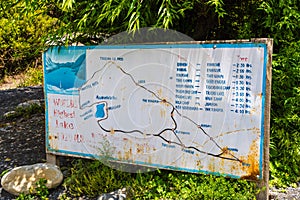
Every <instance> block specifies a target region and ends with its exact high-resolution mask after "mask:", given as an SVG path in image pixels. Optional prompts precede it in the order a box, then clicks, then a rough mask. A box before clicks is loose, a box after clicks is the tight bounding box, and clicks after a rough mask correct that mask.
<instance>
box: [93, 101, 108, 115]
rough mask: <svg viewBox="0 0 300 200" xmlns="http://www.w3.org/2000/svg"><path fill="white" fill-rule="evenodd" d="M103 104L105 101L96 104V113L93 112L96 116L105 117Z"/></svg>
mask: <svg viewBox="0 0 300 200" xmlns="http://www.w3.org/2000/svg"><path fill="white" fill-rule="evenodd" d="M105 105H106V104H105V103H101V104H98V105H97V106H96V113H95V117H96V118H104V117H105Z"/></svg>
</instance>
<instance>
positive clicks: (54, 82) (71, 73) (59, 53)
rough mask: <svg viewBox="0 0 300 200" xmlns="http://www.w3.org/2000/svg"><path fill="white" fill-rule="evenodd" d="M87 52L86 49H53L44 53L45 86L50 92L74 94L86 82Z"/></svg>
mask: <svg viewBox="0 0 300 200" xmlns="http://www.w3.org/2000/svg"><path fill="white" fill-rule="evenodd" d="M85 52H86V50H85V48H75V47H68V48H66V47H53V48H51V49H48V50H47V51H46V52H45V53H44V57H43V58H44V62H43V63H44V74H45V79H44V84H45V87H46V90H47V91H48V92H50V93H55V94H74V91H76V90H77V89H78V88H79V87H81V86H82V85H83V84H84V83H85V82H86V53H85ZM71 91H72V92H71ZM75 93H76V92H75Z"/></svg>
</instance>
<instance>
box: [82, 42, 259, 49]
mask: <svg viewBox="0 0 300 200" xmlns="http://www.w3.org/2000/svg"><path fill="white" fill-rule="evenodd" d="M263 45H264V44H261V43H240V44H229V43H220V44H147V45H99V46H90V47H88V49H169V48H251V47H252V48H253V47H262V46H263Z"/></svg>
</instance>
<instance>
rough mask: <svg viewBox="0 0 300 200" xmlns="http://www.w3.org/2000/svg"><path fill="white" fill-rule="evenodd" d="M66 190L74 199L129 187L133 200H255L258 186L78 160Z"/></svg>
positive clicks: (186, 174)
mask: <svg viewBox="0 0 300 200" xmlns="http://www.w3.org/2000/svg"><path fill="white" fill-rule="evenodd" d="M70 170H71V171H70V176H69V177H68V178H66V179H65V181H64V186H65V187H67V188H68V189H69V190H70V192H71V194H72V195H74V196H81V195H87V196H90V197H96V196H98V195H100V194H101V193H106V192H111V191H114V190H117V189H120V188H124V187H126V188H127V190H128V191H129V199H218V200H219V199H230V200H234V199H236V200H242V199H245V200H249V199H255V196H256V194H257V192H258V188H257V187H256V184H255V183H253V182H247V181H245V180H237V179H229V178H225V177H216V176H212V175H204V174H191V173H183V172H176V171H167V170H156V171H151V172H148V173H134V174H132V173H127V172H122V171H118V170H115V169H112V168H110V167H108V166H106V165H103V164H102V162H101V161H98V160H96V161H91V160H81V159H79V160H77V161H76V162H75V163H73V165H72V168H71V169H70Z"/></svg>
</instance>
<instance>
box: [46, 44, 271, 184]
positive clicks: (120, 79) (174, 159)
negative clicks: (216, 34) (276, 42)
mask: <svg viewBox="0 0 300 200" xmlns="http://www.w3.org/2000/svg"><path fill="white" fill-rule="evenodd" d="M267 55H268V49H267V45H266V44H265V43H254V42H243V43H233V44H231V43H215V44H206V43H205V44H202V43H193V44H152V45H150V44H148V45H125V46H92V47H91V46H89V47H68V48H67V47H54V48H51V49H49V50H47V51H46V52H45V53H44V55H43V59H44V75H45V84H44V87H45V94H46V148H47V152H50V153H53V154H58V155H71V156H72V155H74V156H80V157H87V158H100V159H101V157H103V156H106V157H109V158H110V159H112V160H115V161H116V162H121V163H129V164H134V165H141V166H149V167H155V168H162V169H172V170H180V171H187V172H204V173H212V174H224V175H227V176H230V177H236V178H241V177H246V178H250V179H261V178H262V168H263V145H264V111H265V91H266V70H267V68H266V66H267V62H268V57H267Z"/></svg>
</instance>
